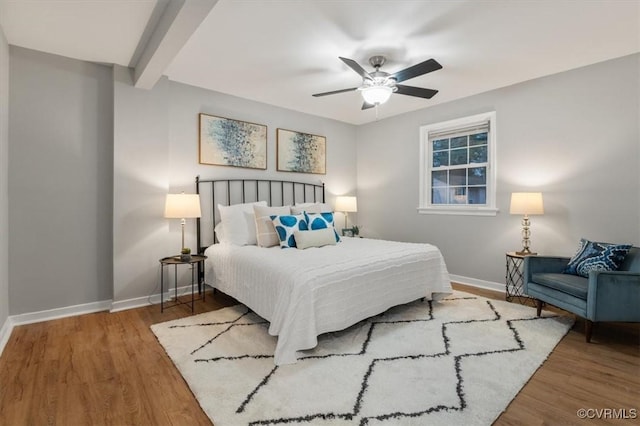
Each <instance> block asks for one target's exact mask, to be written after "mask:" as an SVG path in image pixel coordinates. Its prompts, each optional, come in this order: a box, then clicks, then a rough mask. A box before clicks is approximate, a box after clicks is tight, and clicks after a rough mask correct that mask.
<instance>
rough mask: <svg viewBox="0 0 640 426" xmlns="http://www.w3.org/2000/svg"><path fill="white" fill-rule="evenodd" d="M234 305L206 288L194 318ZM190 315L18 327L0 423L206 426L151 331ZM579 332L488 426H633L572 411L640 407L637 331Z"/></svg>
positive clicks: (1, 386) (618, 327)
mask: <svg viewBox="0 0 640 426" xmlns="http://www.w3.org/2000/svg"><path fill="white" fill-rule="evenodd" d="M454 288H456V289H459V290H462V291H467V292H470V293H474V294H478V295H481V296H484V297H489V298H493V299H500V300H503V299H504V295H503V294H501V293H498V292H494V291H490V290H483V289H477V288H474V287H468V286H463V285H460V284H454ZM234 303H235V301H234V300H233V299H231V298H229V297H227V296H225V295H224V294H221V293H216V295H215V296H214V295H213V294H212V293H211V292H210V291H209V292H208V294H207V300H206V302H202V301H199V302H196V313H201V312H207V311H211V310H215V309H220V308H222V307H225V306H229V305H232V304H234ZM556 311H557V310H556ZM189 315H191V310H190V308H188V307H187V306H178V307H175V308H171V309H168V310H166V311H165V312H164V313H160V308H159V306H148V307H144V308H138V309H132V310H127V311H122V312H117V313H113V314H111V313H108V312H101V313H95V314H89V315H82V316H78V317H72V318H63V319H59V320H54V321H48V322H43V323H37V324H30V325H24V326H19V327H16V328H15V329H14V331H13V333H12V335H11V337H10V339H9V342H8V343H7V346H6V348H5V350H4V352H3V354H2V357H0V424H2V425H5V424H6V425H23V424H34V425H36V424H37V425H43V424H51V425H56V424H58V425H76V424H78V425H79V424H92V425H102V424H105V425H106V424H112V425H116V424H117V425H124V424H145V425H146V424H149V425H151V424H153V425H184V424H190V425H211V421H210V420H209V419H208V417H207V416H206V415H205V414H204V412H203V411H202V409H201V408H200V406H199V405H198V402H197V401H196V399H195V398H194V396H193V394H192V393H191V391H190V390H189V387H188V386H187V384H186V382H185V381H184V379H183V378H182V376H181V375H180V373H179V372H178V370H177V369H176V368H175V367H174V365H173V363H172V362H171V360H170V359H169V357H168V356H167V355H166V353H165V352H164V349H163V348H162V346H160V344H159V343H158V341H157V340H156V338H155V336H154V335H153V333H152V332H151V330H150V329H149V327H150V325H151V324H154V323H158V322H164V321H169V320H171V319H175V318H182V317H186V316H189ZM583 326H584V323H583V322H582V321H577V323H576V326H574V328H573V329H572V330H571V331H570V332H569V333H568V334H567V336H565V338H564V339H562V341H561V342H560V343H559V344H558V346H557V347H556V348H555V350H554V351H553V352H552V353H551V355H550V356H549V358H548V359H547V360H546V361H545V363H544V364H543V365H542V367H541V368H540V369H539V370H538V371H537V372H536V373H535V374H534V375H533V376H532V378H531V379H530V381H529V382H528V383H527V384H526V385H525V387H524V388H523V389H522V391H521V392H520V393H519V394H518V395H517V396H516V398H515V399H514V400H513V401H512V402H511V404H510V405H509V406H508V407H507V409H506V410H505V412H504V413H502V415H501V416H500V417H499V418H498V419H497V420H496V422H495V424H496V425H501V426H503V425H523V424H526V425H557V424H565V425H573V424H576V425H584V424H590V425H593V424H638V421H637V420H635V423H634V421H629V420H627V421H626V422H625V421H624V420H610V419H598V420H591V419H586V420H581V419H579V418H578V417H577V415H576V411H577V410H578V409H580V408H593V409H603V408H612V409H627V410H629V409H632V408H635V409H640V403H638V401H640V325H639V324H617V323H613V324H597V325H596V327H595V328H594V330H593V340H592V343H591V344H586V343H585V342H584V327H583ZM621 422H622V423H621Z"/></svg>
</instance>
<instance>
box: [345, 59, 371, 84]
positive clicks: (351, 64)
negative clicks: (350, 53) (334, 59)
mask: <svg viewBox="0 0 640 426" xmlns="http://www.w3.org/2000/svg"><path fill="white" fill-rule="evenodd" d="M338 58H340V60H342V62H344V63H345V64H347V66H348V67H349V68H351V69H352V70H354V71H355V72H357V73H358V75H360V77H362V78H366V79H367V80H373V77H371V75H370V74H369V73H368V72H366V71H365V70H364V68H362V67H361V66H360V65H359V64H358V63H357V62H356V61H354V60H353V59H349V58H343V57H342V56H338Z"/></svg>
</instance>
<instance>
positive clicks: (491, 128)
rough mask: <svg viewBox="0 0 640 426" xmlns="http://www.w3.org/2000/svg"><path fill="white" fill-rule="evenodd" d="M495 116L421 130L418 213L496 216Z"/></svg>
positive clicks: (429, 126)
mask: <svg viewBox="0 0 640 426" xmlns="http://www.w3.org/2000/svg"><path fill="white" fill-rule="evenodd" d="M495 122H496V114H495V112H490V113H485V114H479V115H474V116H471V117H465V118H461V119H457V120H451V121H447V122H443V123H437V124H430V125H427V126H422V127H421V128H420V148H421V151H420V207H419V209H418V210H419V211H420V213H426V214H473V215H485V216H495V214H496V213H497V211H498V210H497V209H496V205H495V200H496V196H495V192H496V185H495V182H496V173H495V169H496V164H495V151H496V138H495V134H496V124H495Z"/></svg>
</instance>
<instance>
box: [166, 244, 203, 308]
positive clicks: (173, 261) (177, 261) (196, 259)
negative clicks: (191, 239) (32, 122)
mask: <svg viewBox="0 0 640 426" xmlns="http://www.w3.org/2000/svg"><path fill="white" fill-rule="evenodd" d="M206 258H207V256H201V255H197V254H194V255H193V256H191V254H189V260H182V259H183V258H182V255H180V256H169V257H164V258H162V259H160V312H164V310H165V308H172V307H174V306H177V305H190V306H191V313H193V312H194V306H195V302H196V300H201V299H202V300H203V301H204V291H203V292H202V296H200V297H198V299H196V298H195V295H194V293H195V285H196V281H197V273H196V271H197V267H196V265H200V266H202V267H203V270H204V260H205V259H206ZM171 265H173V274H174V275H173V277H174V278H173V288H174V297H173V299H174V303H173V304H171V305H168V306H165V301H164V269H165V267H168V266H171ZM178 265H188V266H189V268H190V269H191V302H190V303H189V302H181V301H180V299H178ZM198 292H200V283H198Z"/></svg>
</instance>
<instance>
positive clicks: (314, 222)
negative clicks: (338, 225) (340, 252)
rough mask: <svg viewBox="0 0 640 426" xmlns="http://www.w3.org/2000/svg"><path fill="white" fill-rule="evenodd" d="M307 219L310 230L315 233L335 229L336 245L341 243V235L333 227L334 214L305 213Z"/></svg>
mask: <svg viewBox="0 0 640 426" xmlns="http://www.w3.org/2000/svg"><path fill="white" fill-rule="evenodd" d="M304 216H305V219H306V221H307V224H308V225H309V230H312V231H315V230H317V229H326V228H330V229H333V233H334V234H335V236H336V243H338V242H340V235H338V233H337V232H336V230H335V227H334V226H333V213H307V212H304Z"/></svg>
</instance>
